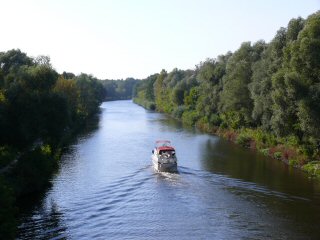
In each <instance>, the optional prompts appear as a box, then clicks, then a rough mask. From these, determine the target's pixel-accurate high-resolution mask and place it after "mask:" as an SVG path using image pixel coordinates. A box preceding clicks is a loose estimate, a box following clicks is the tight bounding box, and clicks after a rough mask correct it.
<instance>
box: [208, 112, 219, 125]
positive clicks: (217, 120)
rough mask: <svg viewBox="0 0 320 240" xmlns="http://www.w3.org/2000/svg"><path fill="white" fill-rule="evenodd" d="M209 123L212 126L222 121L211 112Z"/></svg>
mask: <svg viewBox="0 0 320 240" xmlns="http://www.w3.org/2000/svg"><path fill="white" fill-rule="evenodd" d="M209 123H210V124H212V125H213V126H217V127H218V126H220V125H221V123H222V119H221V118H220V116H219V115H218V114H211V116H210V120H209Z"/></svg>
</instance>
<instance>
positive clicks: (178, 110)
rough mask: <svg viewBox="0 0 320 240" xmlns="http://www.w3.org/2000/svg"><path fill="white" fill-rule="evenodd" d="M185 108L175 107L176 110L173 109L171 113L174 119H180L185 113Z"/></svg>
mask: <svg viewBox="0 0 320 240" xmlns="http://www.w3.org/2000/svg"><path fill="white" fill-rule="evenodd" d="M186 109H187V108H186V107H185V106H179V107H177V108H176V109H174V110H173V111H172V116H173V117H174V118H176V119H181V118H182V115H183V113H184V112H185V111H186Z"/></svg>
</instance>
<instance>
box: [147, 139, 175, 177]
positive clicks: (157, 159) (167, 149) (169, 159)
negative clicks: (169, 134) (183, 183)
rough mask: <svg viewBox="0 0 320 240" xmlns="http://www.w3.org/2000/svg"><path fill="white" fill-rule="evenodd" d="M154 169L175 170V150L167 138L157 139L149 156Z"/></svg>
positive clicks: (160, 170) (162, 170) (161, 170)
mask: <svg viewBox="0 0 320 240" xmlns="http://www.w3.org/2000/svg"><path fill="white" fill-rule="evenodd" d="M151 159H152V162H153V166H154V169H155V170H156V171H159V172H177V157H176V150H175V149H174V147H173V146H172V145H171V142H170V141H168V140H158V141H156V143H155V147H154V149H153V150H152V156H151Z"/></svg>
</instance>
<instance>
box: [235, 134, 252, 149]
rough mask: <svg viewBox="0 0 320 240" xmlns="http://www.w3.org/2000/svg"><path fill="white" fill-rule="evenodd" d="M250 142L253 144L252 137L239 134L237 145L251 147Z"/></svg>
mask: <svg viewBox="0 0 320 240" xmlns="http://www.w3.org/2000/svg"><path fill="white" fill-rule="evenodd" d="M250 142H251V137H250V136H248V135H246V134H244V133H241V134H239V136H238V137H237V140H236V143H237V144H240V145H241V146H244V147H250Z"/></svg>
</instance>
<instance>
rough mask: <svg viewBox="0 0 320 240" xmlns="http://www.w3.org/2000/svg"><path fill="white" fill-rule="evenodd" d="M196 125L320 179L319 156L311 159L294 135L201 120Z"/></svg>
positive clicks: (207, 131)
mask: <svg viewBox="0 0 320 240" xmlns="http://www.w3.org/2000/svg"><path fill="white" fill-rule="evenodd" d="M196 127H197V128H199V129H200V130H202V131H204V132H206V133H210V134H214V135H217V136H219V137H223V138H225V139H227V140H228V141H230V142H233V143H236V144H239V145H241V146H243V147H246V148H250V149H252V150H255V151H259V152H261V153H262V154H264V155H265V156H268V157H270V158H272V159H275V160H280V161H282V162H283V163H284V164H287V165H289V166H291V167H294V168H298V169H301V170H302V171H305V172H307V173H308V174H309V175H310V177H314V178H317V179H319V180H320V160H319V159H317V158H314V159H310V158H309V157H308V156H307V154H306V153H305V151H307V150H306V149H305V147H304V146H301V145H299V144H298V143H297V139H296V138H294V137H289V138H278V137H276V136H275V135H272V134H268V133H266V132H264V131H263V130H261V129H250V128H241V129H238V130H234V129H223V128H218V127H211V126H209V125H208V124H205V123H201V122H197V123H196Z"/></svg>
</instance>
